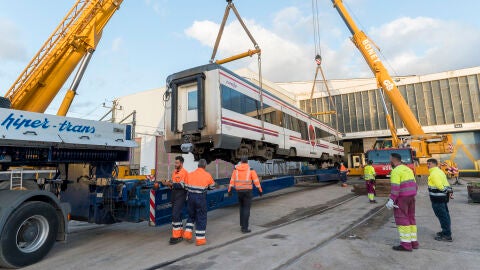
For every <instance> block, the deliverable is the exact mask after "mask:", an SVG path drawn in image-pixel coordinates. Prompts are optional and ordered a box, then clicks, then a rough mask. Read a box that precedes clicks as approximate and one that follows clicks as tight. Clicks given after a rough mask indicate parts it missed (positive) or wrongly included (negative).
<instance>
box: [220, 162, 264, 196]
mask: <svg viewBox="0 0 480 270" xmlns="http://www.w3.org/2000/svg"><path fill="white" fill-rule="evenodd" d="M252 183H253V184H254V185H255V186H256V187H257V189H258V190H259V191H260V192H262V186H261V185H260V181H259V180H258V175H257V173H256V172H255V170H252V169H250V166H248V164H247V163H242V164H240V165H238V166H237V167H236V168H235V170H234V171H233V172H232V177H231V178H230V185H229V186H228V191H229V192H230V191H231V190H232V188H235V189H236V190H237V191H239V190H252V188H253V186H252Z"/></svg>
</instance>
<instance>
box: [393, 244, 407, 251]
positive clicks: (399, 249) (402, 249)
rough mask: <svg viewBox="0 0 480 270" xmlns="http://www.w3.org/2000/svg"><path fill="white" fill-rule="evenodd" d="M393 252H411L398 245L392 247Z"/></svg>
mask: <svg viewBox="0 0 480 270" xmlns="http://www.w3.org/2000/svg"><path fill="white" fill-rule="evenodd" d="M392 249H393V250H396V251H410V252H411V251H412V250H411V249H406V248H405V247H404V246H402V245H398V246H393V247H392Z"/></svg>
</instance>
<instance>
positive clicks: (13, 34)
mask: <svg viewBox="0 0 480 270" xmlns="http://www.w3.org/2000/svg"><path fill="white" fill-rule="evenodd" d="M19 32H20V31H19V29H18V28H17V27H16V26H15V24H13V23H12V22H11V21H8V20H5V19H1V18H0V36H1V37H2V38H1V39H0V61H23V60H25V59H26V58H27V50H26V48H25V44H24V43H23V42H22V40H21V38H20V36H19Z"/></svg>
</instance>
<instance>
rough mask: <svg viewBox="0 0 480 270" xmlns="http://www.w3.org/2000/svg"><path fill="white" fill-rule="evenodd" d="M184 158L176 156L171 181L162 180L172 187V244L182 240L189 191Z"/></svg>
mask: <svg viewBox="0 0 480 270" xmlns="http://www.w3.org/2000/svg"><path fill="white" fill-rule="evenodd" d="M183 162H184V159H183V157H182V156H177V157H175V170H174V171H173V173H172V180H171V181H170V182H167V181H162V184H164V185H165V186H169V187H170V188H171V189H172V237H171V238H170V244H171V245H174V244H177V243H179V242H181V241H182V240H183V239H182V234H183V222H182V212H183V208H184V207H185V201H186V198H187V191H186V190H185V183H186V182H187V181H188V172H187V170H185V169H184V168H183Z"/></svg>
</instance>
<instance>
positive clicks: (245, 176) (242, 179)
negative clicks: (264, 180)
mask: <svg viewBox="0 0 480 270" xmlns="http://www.w3.org/2000/svg"><path fill="white" fill-rule="evenodd" d="M252 183H253V184H255V186H256V187H257V189H258V192H259V195H260V196H262V192H263V190H262V186H260V181H259V180H258V176H257V173H256V172H255V171H254V170H252V169H250V166H248V158H246V157H242V160H241V163H240V164H239V165H238V166H236V168H235V170H233V173H232V178H230V185H229V186H228V194H229V195H231V194H232V193H231V192H232V188H235V190H236V191H237V193H238V203H239V204H240V227H241V228H242V233H249V232H251V230H250V229H249V228H248V220H249V218H250V206H251V205H252Z"/></svg>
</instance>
